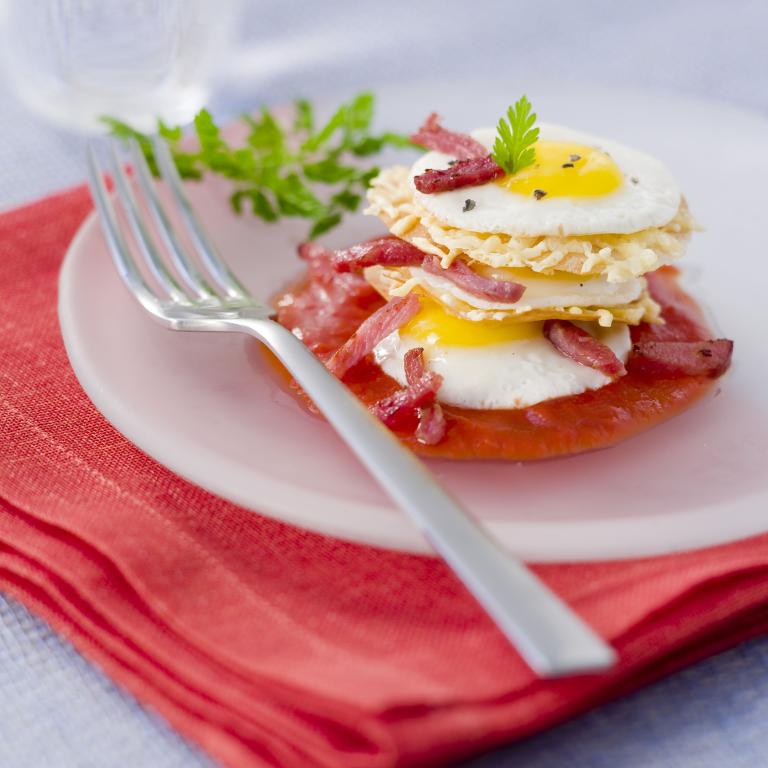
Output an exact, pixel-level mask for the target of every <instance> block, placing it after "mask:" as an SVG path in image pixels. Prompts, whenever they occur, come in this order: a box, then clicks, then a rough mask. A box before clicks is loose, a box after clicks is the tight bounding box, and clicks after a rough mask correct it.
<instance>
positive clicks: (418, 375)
mask: <svg viewBox="0 0 768 768" xmlns="http://www.w3.org/2000/svg"><path fill="white" fill-rule="evenodd" d="M403 369H404V370H405V380H406V382H407V383H408V386H409V387H415V386H417V385H418V384H419V382H420V381H421V380H422V379H423V378H424V376H425V375H426V374H427V368H426V366H425V365H424V348H423V347H414V348H413V349H409V350H408V351H407V352H406V353H405V355H404V356H403ZM435 375H437V374H435ZM438 386H439V383H438ZM435 391H437V388H435Z"/></svg>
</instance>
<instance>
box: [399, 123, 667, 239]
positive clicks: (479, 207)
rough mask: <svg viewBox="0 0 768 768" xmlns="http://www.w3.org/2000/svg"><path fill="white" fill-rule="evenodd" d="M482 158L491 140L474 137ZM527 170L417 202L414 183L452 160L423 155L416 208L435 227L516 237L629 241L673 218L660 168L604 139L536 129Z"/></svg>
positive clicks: (483, 134) (416, 169) (415, 170)
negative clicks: (482, 150) (627, 238)
mask: <svg viewBox="0 0 768 768" xmlns="http://www.w3.org/2000/svg"><path fill="white" fill-rule="evenodd" d="M472 135H473V137H474V138H475V139H477V140H478V141H479V142H480V143H482V144H483V145H484V146H486V147H487V148H488V149H489V151H490V148H491V146H492V144H493V140H494V138H495V135H496V132H495V130H493V129H480V130H477V131H475V132H474V133H473V134H472ZM535 148H536V160H535V162H534V164H533V165H531V166H528V167H527V168H523V169H522V170H520V171H518V172H517V173H515V174H512V175H510V176H505V177H504V178H502V179H500V180H498V181H495V182H489V183H487V184H483V185H481V186H476V187H465V188H463V189H457V190H453V191H451V192H438V193H436V194H423V193H421V192H419V191H418V190H416V188H415V186H413V177H414V176H417V175H419V174H421V173H424V172H425V171H426V170H427V169H430V168H433V169H442V168H447V167H448V166H449V163H450V162H452V161H453V160H454V158H452V157H450V156H449V155H445V154H443V153H441V152H428V153H426V154H425V155H424V156H422V157H421V158H420V159H419V160H418V161H417V162H416V163H414V165H413V167H412V168H411V172H410V177H409V179H410V185H411V192H412V194H413V198H414V200H415V202H416V203H417V204H418V205H419V206H420V207H421V208H423V209H424V210H426V211H427V212H428V213H429V214H431V215H432V216H434V217H435V218H436V219H437V220H438V221H440V222H441V223H442V224H444V225H446V226H449V227H454V228H456V229H460V230H466V231H472V232H483V233H487V234H494V233H502V234H508V235H516V236H544V235H554V236H559V237H567V236H580V235H594V234H629V233H633V232H639V231H641V230H644V229H650V228H657V227H663V226H664V225H665V224H667V223H668V222H670V221H671V220H672V219H673V218H674V217H675V216H676V214H677V213H678V210H679V208H680V203H681V195H680V189H679V187H678V185H677V183H676V181H675V179H674V177H673V176H672V174H671V173H670V171H669V170H668V169H667V168H666V167H665V166H664V164H663V163H661V162H660V161H659V160H657V159H655V158H653V157H651V156H650V155H647V154H645V153H643V152H640V151H638V150H635V149H631V148H629V147H626V146H624V145H622V144H618V143H616V142H614V141H610V140H608V139H603V138H600V137H596V136H591V135H588V134H585V133H580V132H577V131H573V130H570V129H568V128H563V127H560V126H555V125H546V124H542V125H541V126H540V137H539V141H538V142H537V143H536V145H535Z"/></svg>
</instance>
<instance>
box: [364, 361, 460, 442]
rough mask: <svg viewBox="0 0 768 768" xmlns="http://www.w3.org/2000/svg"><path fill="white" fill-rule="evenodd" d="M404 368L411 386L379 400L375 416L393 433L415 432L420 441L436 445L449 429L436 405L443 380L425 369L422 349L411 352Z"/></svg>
mask: <svg viewBox="0 0 768 768" xmlns="http://www.w3.org/2000/svg"><path fill="white" fill-rule="evenodd" d="M403 365H404V368H405V378H406V381H407V382H408V386H406V387H404V388H403V389H399V390H398V391H397V392H395V393H394V394H393V395H390V396H389V397H385V398H382V399H381V400H379V401H378V402H377V403H376V404H375V405H374V406H373V413H374V414H375V415H376V416H377V417H378V418H379V419H380V420H381V421H382V422H383V423H384V424H386V425H387V426H388V427H389V428H390V429H395V430H398V431H413V432H414V433H415V435H416V438H417V439H418V440H419V441H421V442H422V443H424V444H425V445H434V444H435V443H438V442H440V440H442V438H443V435H444V434H445V429H446V422H445V416H444V414H443V410H442V408H441V407H440V405H439V404H438V403H437V402H436V397H437V390H438V389H439V388H440V385H441V384H442V382H443V377H442V376H440V374H437V373H434V372H433V371H428V370H427V369H426V367H425V365H424V350H423V349H422V348H421V347H416V348H415V349H410V350H408V352H406V353H405V358H404V360H403Z"/></svg>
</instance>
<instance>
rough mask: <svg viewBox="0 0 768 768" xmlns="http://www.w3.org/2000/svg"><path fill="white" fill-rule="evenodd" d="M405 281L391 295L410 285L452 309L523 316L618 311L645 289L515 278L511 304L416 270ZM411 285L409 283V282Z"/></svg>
mask: <svg viewBox="0 0 768 768" xmlns="http://www.w3.org/2000/svg"><path fill="white" fill-rule="evenodd" d="M403 272H405V273H407V274H408V275H409V278H410V279H409V281H408V283H406V284H405V285H404V286H403V287H402V288H401V289H400V290H395V291H392V294H393V295H399V294H402V293H408V292H410V291H411V290H413V286H414V284H418V285H421V286H422V287H424V288H425V289H426V290H427V291H428V292H429V293H430V294H431V295H432V296H434V297H435V298H436V299H437V300H438V301H440V302H441V303H442V304H446V305H448V306H452V305H453V303H454V302H453V301H452V299H454V298H455V299H459V300H460V301H463V302H464V303H465V304H468V305H469V306H470V307H476V308H477V309H487V310H493V309H498V310H506V311H513V310H516V311H518V312H527V311H529V310H532V309H548V308H551V307H619V306H624V305H626V304H631V303H632V302H633V301H637V300H638V299H639V298H640V296H641V295H642V293H643V290H644V289H645V286H646V281H645V279H644V278H634V279H631V280H625V281H624V282H622V283H609V282H608V280H606V279H605V278H604V277H596V278H591V279H586V278H585V279H584V280H582V281H580V282H576V281H574V280H562V279H560V280H558V279H557V278H555V277H552V278H547V279H533V280H527V279H526V278H524V277H523V278H515V282H517V283H520V284H522V285H524V286H525V293H524V294H523V295H522V297H521V298H520V300H519V301H516V302H514V303H510V302H503V301H493V300H490V299H483V298H480V297H479V296H475V295H474V294H472V293H469V292H468V291H465V290H463V289H462V288H459V286H457V285H456V283H454V282H452V281H451V280H448V279H447V278H445V277H442V276H441V275H436V274H434V273H432V272H425V271H424V270H423V269H420V268H418V267H411V268H408V269H404V270H403ZM411 281H413V282H411Z"/></svg>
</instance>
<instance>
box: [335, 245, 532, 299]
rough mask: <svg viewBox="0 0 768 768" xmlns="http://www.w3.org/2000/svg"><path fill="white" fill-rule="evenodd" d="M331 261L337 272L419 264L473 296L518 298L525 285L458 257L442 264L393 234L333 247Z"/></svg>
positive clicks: (417, 265)
mask: <svg viewBox="0 0 768 768" xmlns="http://www.w3.org/2000/svg"><path fill="white" fill-rule="evenodd" d="M333 265H334V268H335V269H336V270H337V271H338V272H352V271H354V270H358V269H364V268H365V267H373V266H383V267H421V268H422V269H423V270H425V271H426V272H430V273H431V274H433V275H439V276H440V277H444V278H445V279H446V280H450V281H451V282H452V283H454V284H455V285H457V286H458V287H459V288H462V289H463V290H465V291H466V292H467V293H471V294H472V295H473V296H478V297H479V298H481V299H488V300H490V301H501V302H506V303H510V304H512V303H514V302H516V301H518V300H519V299H520V297H521V296H522V295H523V293H524V292H525V286H524V285H521V284H520V283H514V282H512V281H511V280H496V279H494V278H492V277H483V276H482V275H479V274H478V273H477V272H475V271H474V270H473V269H471V268H470V267H469V266H468V265H467V264H466V263H465V262H463V261H460V260H458V259H457V260H456V261H454V262H453V263H452V264H451V265H450V266H449V267H447V268H443V267H441V266H440V259H438V258H437V257H436V256H433V255H432V254H426V253H423V252H422V251H420V250H419V249H418V248H417V247H416V246H415V245H411V244H410V243H408V242H406V241H405V240H400V239H399V238H397V237H394V236H392V235H389V236H386V237H379V238H376V239H375V240H368V241H367V242H365V243H360V244H359V245H353V246H352V247H351V248H346V249H344V250H342V251H336V252H335V253H334V255H333Z"/></svg>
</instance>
